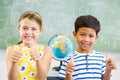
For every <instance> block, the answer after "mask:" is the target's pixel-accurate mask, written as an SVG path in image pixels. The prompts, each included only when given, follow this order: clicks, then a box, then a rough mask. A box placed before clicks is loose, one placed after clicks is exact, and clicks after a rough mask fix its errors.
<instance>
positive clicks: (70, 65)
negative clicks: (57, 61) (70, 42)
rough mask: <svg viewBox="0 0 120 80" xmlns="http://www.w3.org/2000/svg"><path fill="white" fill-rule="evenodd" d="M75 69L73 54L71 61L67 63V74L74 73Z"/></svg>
mask: <svg viewBox="0 0 120 80" xmlns="http://www.w3.org/2000/svg"><path fill="white" fill-rule="evenodd" d="M74 69H75V65H74V59H73V56H71V59H70V61H69V63H68V64H67V65H66V74H68V75H72V72H73V71H74Z"/></svg>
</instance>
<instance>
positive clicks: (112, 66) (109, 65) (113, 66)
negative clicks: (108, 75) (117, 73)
mask: <svg viewBox="0 0 120 80" xmlns="http://www.w3.org/2000/svg"><path fill="white" fill-rule="evenodd" d="M113 69H116V63H115V61H114V60H113V59H111V58H109V56H108V54H106V70H107V71H111V70H113Z"/></svg>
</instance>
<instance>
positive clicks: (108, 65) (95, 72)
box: [59, 15, 116, 80]
mask: <svg viewBox="0 0 120 80" xmlns="http://www.w3.org/2000/svg"><path fill="white" fill-rule="evenodd" d="M99 31H100V23H99V21H98V20H97V19H96V18H95V17H93V16H91V15H84V16H80V17H78V18H77V19H76V21H75V31H74V32H73V35H74V37H75V39H76V41H77V43H78V48H77V50H76V51H74V52H72V54H70V55H69V56H68V57H67V58H66V59H65V60H64V61H63V63H62V66H61V69H60V72H59V77H60V78H61V79H64V80H110V75H111V71H112V69H115V68H116V64H115V62H114V61H113V60H112V59H109V58H108V57H106V59H105V57H104V55H102V53H101V52H97V51H95V50H92V48H91V47H92V46H93V45H94V43H95V41H96V39H97V38H98V33H99Z"/></svg>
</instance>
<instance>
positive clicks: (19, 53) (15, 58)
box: [11, 47, 22, 63]
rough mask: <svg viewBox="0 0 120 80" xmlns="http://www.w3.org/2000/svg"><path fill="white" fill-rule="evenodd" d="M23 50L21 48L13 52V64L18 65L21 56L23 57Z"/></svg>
mask: <svg viewBox="0 0 120 80" xmlns="http://www.w3.org/2000/svg"><path fill="white" fill-rule="evenodd" d="M21 49H22V48H21V47H20V48H19V49H18V50H14V51H13V54H12V57H11V58H12V62H13V63H17V62H18V60H19V59H20V58H21V56H22V50H21Z"/></svg>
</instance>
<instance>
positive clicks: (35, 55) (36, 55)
mask: <svg viewBox="0 0 120 80" xmlns="http://www.w3.org/2000/svg"><path fill="white" fill-rule="evenodd" d="M30 53H31V54H30V55H31V57H32V58H33V60H35V61H37V60H39V58H40V55H39V52H38V51H37V48H36V47H30Z"/></svg>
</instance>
